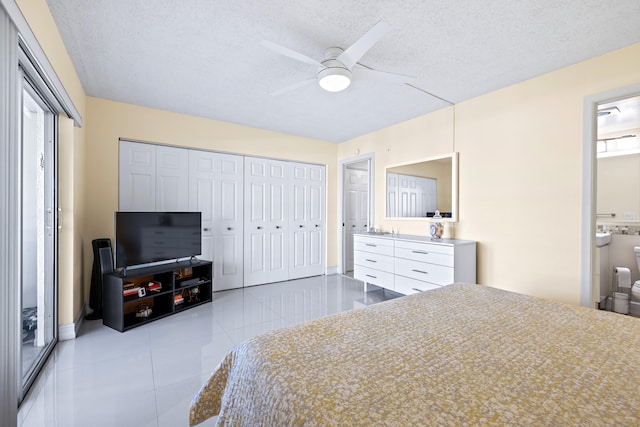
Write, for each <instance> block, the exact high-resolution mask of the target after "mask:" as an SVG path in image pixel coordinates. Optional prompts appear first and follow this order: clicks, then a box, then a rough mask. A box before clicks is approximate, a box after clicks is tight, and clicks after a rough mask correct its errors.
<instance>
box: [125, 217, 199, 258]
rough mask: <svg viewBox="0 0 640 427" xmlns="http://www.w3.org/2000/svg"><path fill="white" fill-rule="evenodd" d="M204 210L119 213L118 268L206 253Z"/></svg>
mask: <svg viewBox="0 0 640 427" xmlns="http://www.w3.org/2000/svg"><path fill="white" fill-rule="evenodd" d="M201 230H202V214H201V213H200V212H116V213H115V233H116V235H115V242H116V246H115V258H116V268H122V267H125V268H126V267H131V266H135V265H140V264H150V263H155V262H161V261H168V260H177V259H179V258H187V257H194V256H197V255H200V254H201V253H202V231H201Z"/></svg>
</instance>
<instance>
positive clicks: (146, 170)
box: [118, 141, 156, 211]
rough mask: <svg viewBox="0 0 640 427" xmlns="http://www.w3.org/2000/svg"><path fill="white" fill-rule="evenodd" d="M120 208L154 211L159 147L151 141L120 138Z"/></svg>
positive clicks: (124, 209)
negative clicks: (146, 142)
mask: <svg viewBox="0 0 640 427" xmlns="http://www.w3.org/2000/svg"><path fill="white" fill-rule="evenodd" d="M118 178H119V183H118V188H119V192H118V209H119V210H121V211H154V210H155V197H156V196H155V195H156V149H155V146H154V145H151V144H141V143H137V142H130V141H120V144H119V170H118Z"/></svg>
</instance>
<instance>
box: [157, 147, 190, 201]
mask: <svg viewBox="0 0 640 427" xmlns="http://www.w3.org/2000/svg"><path fill="white" fill-rule="evenodd" d="M156 157H157V161H156V186H157V187H156V210H157V211H167V212H168V211H177V212H179V211H187V210H189V191H188V189H189V150H186V149H183V148H174V147H161V146H157V147H156Z"/></svg>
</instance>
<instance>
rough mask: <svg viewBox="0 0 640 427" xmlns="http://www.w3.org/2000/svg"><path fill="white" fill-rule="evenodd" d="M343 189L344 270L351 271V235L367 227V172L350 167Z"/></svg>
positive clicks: (346, 172)
mask: <svg viewBox="0 0 640 427" xmlns="http://www.w3.org/2000/svg"><path fill="white" fill-rule="evenodd" d="M344 180H345V190H344V198H345V200H344V203H345V218H344V219H345V226H344V232H345V249H344V250H345V266H344V271H345V272H349V271H353V235H354V234H356V233H364V232H366V231H367V228H368V227H369V172H368V171H366V170H358V169H351V168H350V167H349V165H347V167H346V168H345V174H344Z"/></svg>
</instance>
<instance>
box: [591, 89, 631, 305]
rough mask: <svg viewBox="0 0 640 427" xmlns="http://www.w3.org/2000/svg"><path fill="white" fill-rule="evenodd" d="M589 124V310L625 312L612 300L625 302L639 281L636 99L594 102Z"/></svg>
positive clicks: (625, 97) (628, 97)
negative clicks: (591, 219) (592, 157)
mask: <svg viewBox="0 0 640 427" xmlns="http://www.w3.org/2000/svg"><path fill="white" fill-rule="evenodd" d="M595 124H596V135H595V150H594V151H595V160H594V162H593V168H594V169H593V176H594V177H595V179H594V189H593V200H594V203H593V205H594V209H595V224H594V228H593V229H592V235H595V236H596V240H595V245H594V246H595V247H594V249H593V251H594V252H593V257H592V260H593V266H592V281H593V283H592V288H593V293H592V295H593V301H592V305H591V306H595V307H598V308H601V309H607V310H614V311H627V312H628V307H629V302H626V301H625V304H624V305H625V307H627V310H624V309H623V308H620V306H619V305H617V304H615V303H616V302H620V301H617V300H615V301H614V299H613V298H612V296H613V295H614V293H615V292H617V293H616V294H615V295H618V296H620V297H624V298H627V297H628V296H629V295H630V288H631V285H632V284H633V282H634V281H636V280H640V270H639V269H638V263H637V261H636V256H635V252H634V247H636V246H640V94H630V95H628V96H624V97H619V98H615V99H610V100H603V101H601V102H598V103H597V104H596V109H595ZM621 293H622V294H623V295H621ZM616 308H617V309H616Z"/></svg>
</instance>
